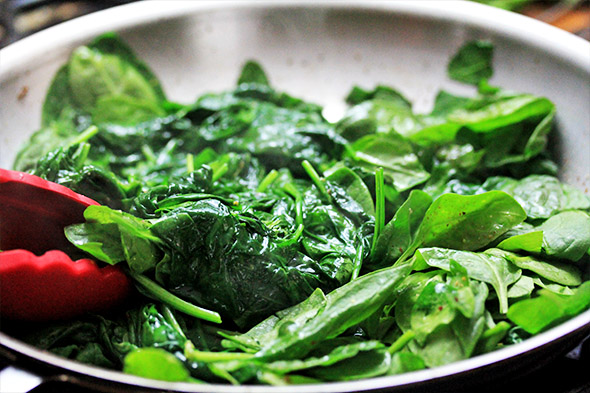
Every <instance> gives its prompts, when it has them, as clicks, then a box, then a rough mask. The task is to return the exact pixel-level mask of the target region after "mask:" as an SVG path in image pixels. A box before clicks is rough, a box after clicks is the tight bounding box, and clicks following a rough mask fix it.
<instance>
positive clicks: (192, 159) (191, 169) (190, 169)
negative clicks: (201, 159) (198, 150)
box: [186, 153, 195, 173]
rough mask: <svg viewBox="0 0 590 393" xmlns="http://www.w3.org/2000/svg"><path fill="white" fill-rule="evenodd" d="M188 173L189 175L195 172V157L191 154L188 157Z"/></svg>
mask: <svg viewBox="0 0 590 393" xmlns="http://www.w3.org/2000/svg"><path fill="white" fill-rule="evenodd" d="M186 171H187V172H188V173H193V172H194V171H195V156H193V155H192V154H191V153H188V154H187V155H186Z"/></svg>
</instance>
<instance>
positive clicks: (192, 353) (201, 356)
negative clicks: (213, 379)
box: [184, 341, 254, 363]
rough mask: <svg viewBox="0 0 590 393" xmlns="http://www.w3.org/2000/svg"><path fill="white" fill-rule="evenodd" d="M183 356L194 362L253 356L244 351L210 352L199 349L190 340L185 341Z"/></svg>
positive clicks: (230, 359) (243, 358)
mask: <svg viewBox="0 0 590 393" xmlns="http://www.w3.org/2000/svg"><path fill="white" fill-rule="evenodd" d="M184 356H186V358H187V359H188V360H192V361H194V362H204V363H211V362H229V361H232V360H248V359H252V358H253V357H254V354H253V353H245V352H210V351H199V350H198V349H196V348H195V346H194V345H193V343H192V342H190V341H187V342H186V343H185V345H184Z"/></svg>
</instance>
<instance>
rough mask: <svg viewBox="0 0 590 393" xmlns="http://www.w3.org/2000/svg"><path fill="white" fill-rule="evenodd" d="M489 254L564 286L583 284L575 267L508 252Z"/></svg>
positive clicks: (495, 250) (497, 250) (497, 251)
mask: <svg viewBox="0 0 590 393" xmlns="http://www.w3.org/2000/svg"><path fill="white" fill-rule="evenodd" d="M486 253H488V254H493V255H496V256H500V257H503V258H505V259H507V260H508V261H510V262H512V263H513V264H515V265H516V266H518V267H519V268H521V269H524V270H530V271H531V272H534V273H537V274H538V275H539V276H541V277H543V278H546V279H548V280H550V281H553V282H555V283H558V284H562V285H571V286H578V285H580V284H581V283H582V276H581V273H580V270H579V269H578V268H577V267H576V266H573V265H570V264H565V263H560V262H544V261H541V260H539V259H536V258H533V257H531V256H524V257H523V256H520V255H518V254H514V253H511V252H508V251H502V250H499V249H497V248H492V249H489V250H487V251H486Z"/></svg>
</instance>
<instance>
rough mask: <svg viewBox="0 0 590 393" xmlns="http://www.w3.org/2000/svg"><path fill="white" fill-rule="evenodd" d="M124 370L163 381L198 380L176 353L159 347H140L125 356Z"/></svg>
mask: <svg viewBox="0 0 590 393" xmlns="http://www.w3.org/2000/svg"><path fill="white" fill-rule="evenodd" d="M123 372H124V373H127V374H132V375H137V376H139V377H144V378H152V379H159V380H162V381H174V382H180V381H187V382H189V381H190V382H198V381H197V380H194V379H193V378H191V377H190V373H189V371H188V370H187V368H186V367H185V366H184V364H182V362H181V361H180V360H179V359H178V358H177V357H176V356H174V355H172V354H171V353H169V352H166V351H165V350H163V349H159V348H138V349H136V350H134V351H132V352H130V353H129V354H128V355H127V356H126V357H125V362H124V365H123Z"/></svg>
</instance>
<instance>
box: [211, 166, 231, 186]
mask: <svg viewBox="0 0 590 393" xmlns="http://www.w3.org/2000/svg"><path fill="white" fill-rule="evenodd" d="M227 171H229V166H228V165H227V164H226V163H224V164H223V165H221V166H220V167H219V168H217V170H214V171H213V176H212V180H213V181H214V182H216V181H217V180H219V179H221V178H222V177H223V175H225V174H226V173H227Z"/></svg>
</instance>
